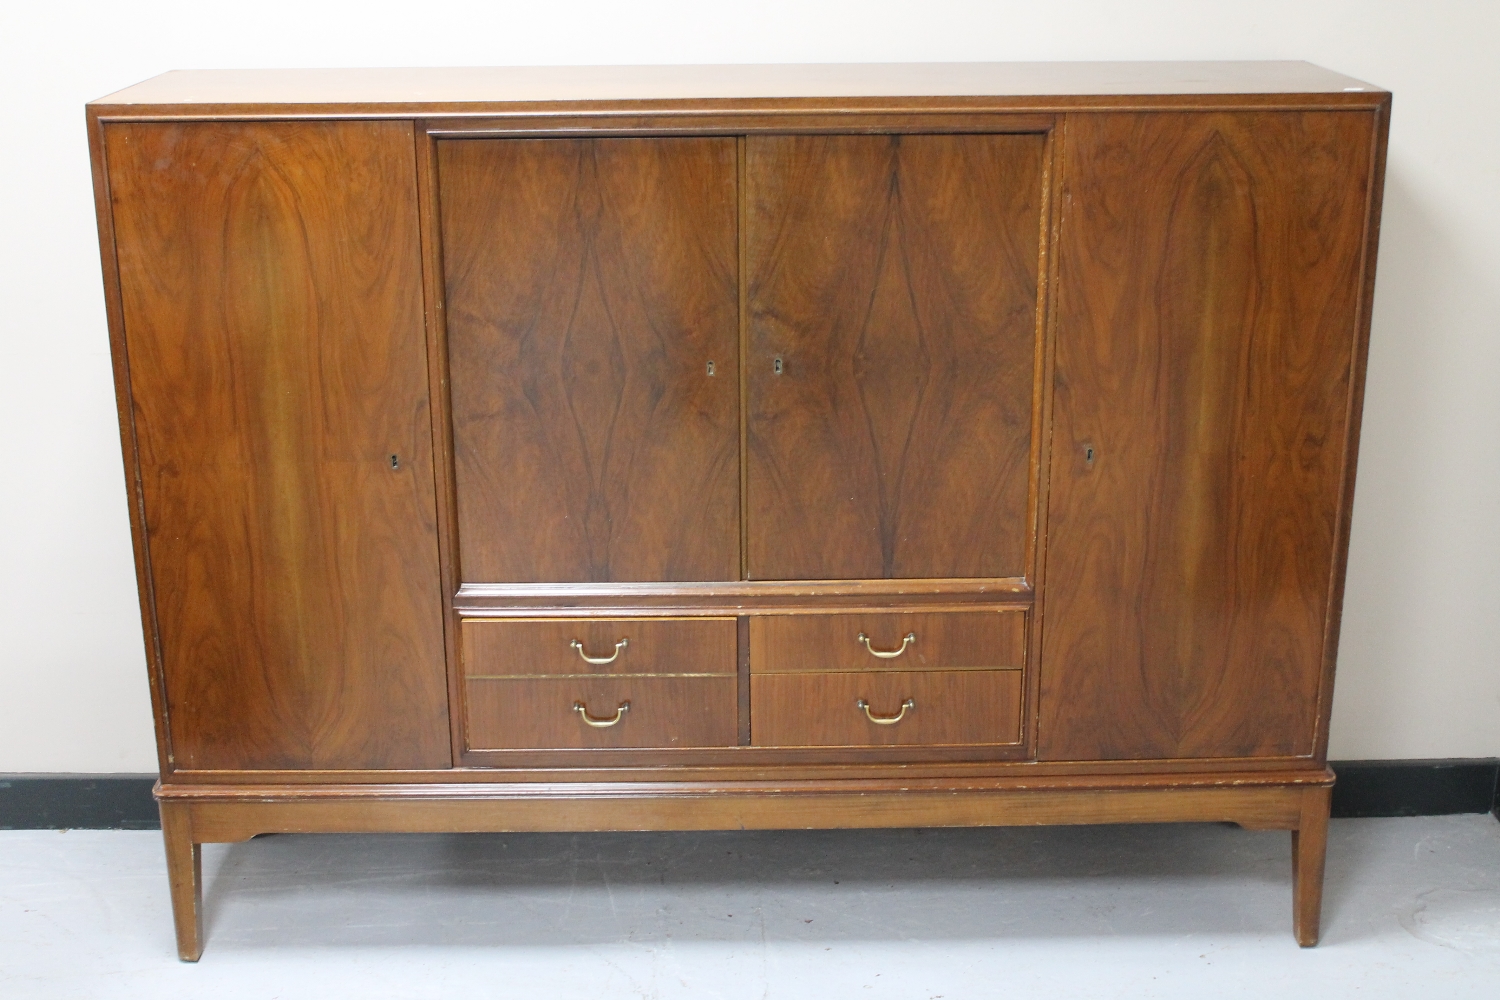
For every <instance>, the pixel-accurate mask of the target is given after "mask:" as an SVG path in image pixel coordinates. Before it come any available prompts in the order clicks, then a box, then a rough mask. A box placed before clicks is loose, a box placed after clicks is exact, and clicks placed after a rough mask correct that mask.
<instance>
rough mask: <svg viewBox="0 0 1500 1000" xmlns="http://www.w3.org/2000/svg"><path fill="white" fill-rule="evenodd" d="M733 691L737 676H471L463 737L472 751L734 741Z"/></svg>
mask: <svg viewBox="0 0 1500 1000" xmlns="http://www.w3.org/2000/svg"><path fill="white" fill-rule="evenodd" d="M731 631H733V630H732V629H731ZM735 691H736V688H735V678H734V677H733V676H727V677H550V678H519V677H495V678H485V679H478V680H476V679H470V681H469V682H468V685H467V692H466V693H467V705H466V709H467V711H466V715H467V718H468V728H467V731H466V739H467V743H468V749H470V750H566V749H585V748H599V747H628V748H633V749H635V748H639V749H655V748H671V747H718V746H734V745H735V742H736V735H737V727H736V725H735V707H736V695H735ZM578 706H582V710H580V709H579V707H578ZM591 723H592V724H591Z"/></svg>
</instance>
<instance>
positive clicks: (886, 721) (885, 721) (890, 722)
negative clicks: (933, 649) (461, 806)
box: [585, 698, 917, 726]
mask: <svg viewBox="0 0 1500 1000" xmlns="http://www.w3.org/2000/svg"><path fill="white" fill-rule="evenodd" d="M854 705H855V707H856V708H862V709H864V710H865V718H867V719H869V720H870V721H871V722H873V723H875V725H877V726H894V725H895V724H896V723H898V722H900V721H901V720H902V719H904V718H906V710H907V709H909V708H916V707H917V702H916V699H915V698H908V699H906V700H905V701H903V702H902V703H901V711H899V712H897V713H896V714H895V715H873V714H871V712H870V703H869V702H868V701H865V700H864V699H863V698H860V699H859V700H858V701H856V702H855V703H854ZM585 718H586V716H585Z"/></svg>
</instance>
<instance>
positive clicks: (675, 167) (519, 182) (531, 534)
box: [438, 138, 740, 582]
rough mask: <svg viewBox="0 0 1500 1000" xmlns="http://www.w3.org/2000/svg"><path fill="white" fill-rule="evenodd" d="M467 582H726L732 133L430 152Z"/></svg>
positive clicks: (734, 348) (734, 527) (484, 142)
mask: <svg viewBox="0 0 1500 1000" xmlns="http://www.w3.org/2000/svg"><path fill="white" fill-rule="evenodd" d="M438 175H439V185H440V196H439V197H440V201H441V205H442V233H443V237H442V243H443V270H444V276H445V277H444V281H445V285H446V301H447V315H448V320H447V324H448V352H449V358H450V378H451V385H452V399H453V448H454V461H455V472H456V477H457V490H458V530H459V548H460V563H461V567H462V576H463V579H464V580H466V581H471V582H517V581H520V582H535V581H587V580H594V581H660V580H733V579H738V578H739V572H740V531H739V516H740V511H739V484H740V477H739V363H738V359H739V342H738V326H739V311H738V288H737V273H736V270H737V257H736V251H735V197H736V178H735V140H733V139H678V138H670V139H631V138H613V139H577V140H574V139H449V140H443V141H440V142H439V143H438Z"/></svg>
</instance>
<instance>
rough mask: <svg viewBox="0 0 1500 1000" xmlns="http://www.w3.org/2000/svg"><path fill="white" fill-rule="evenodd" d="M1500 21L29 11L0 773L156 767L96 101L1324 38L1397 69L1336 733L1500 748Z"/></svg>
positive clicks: (1307, 11)
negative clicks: (497, 70)
mask: <svg viewBox="0 0 1500 1000" xmlns="http://www.w3.org/2000/svg"><path fill="white" fill-rule="evenodd" d="M508 8H509V9H508ZM1497 39H1500V5H1496V4H1493V3H1489V2H1483V0H1474V2H1457V0H1454V2H1446V3H1444V2H1433V3H1425V4H1415V3H1410V2H1406V3H1401V2H1383V3H1377V2H1355V0H1348V2H1333V0H1257V2H1255V3H1246V4H1236V5H1233V6H1230V5H1227V4H1216V3H1209V2H1201V0H1200V2H1167V0H1137V2H1135V3H1129V4H1126V3H1118V2H1109V3H1107V2H1085V0H1050V2H1048V3H1035V2H1027V3H1014V2H1009V3H1000V2H968V3H965V2H956V0H920V2H919V0H908V2H904V3H902V2H880V0H859V2H855V0H842V2H834V0H821V2H820V0H778V2H773V3H759V4H713V3H705V2H703V0H690V2H687V0H681V2H667V0H637V2H634V3H620V2H618V0H608V2H602V0H586V2H573V3H567V2H556V3H524V4H513V5H512V4H505V3H495V2H493V0H486V2H478V0H472V2H456V0H428V2H426V3H409V2H403V3H393V2H388V0H366V2H365V3H363V4H357V5H356V4H350V3H347V2H346V3H338V4H334V3H327V2H320V0H296V2H291V0H263V2H261V3H257V4H253V5H246V4H234V5H214V4H204V3H202V2H201V0H193V2H191V3H189V2H183V0H175V2H170V3H167V2H152V0H141V2H138V3H132V4H119V3H113V4H103V3H87V2H83V3H73V4H26V5H14V6H12V7H11V8H9V9H8V10H7V13H6V15H5V27H4V32H3V35H0V79H3V81H4V90H3V93H4V95H5V97H4V100H3V107H4V115H5V125H6V128H5V131H4V135H5V140H4V144H3V147H0V149H3V155H0V226H3V227H4V239H3V240H0V310H3V311H0V315H3V316H4V321H3V324H4V325H3V327H0V331H3V335H0V347H3V355H0V427H3V428H5V433H4V438H3V446H0V524H3V525H4V526H5V528H4V530H3V532H0V636H3V645H0V772H5V771H147V770H152V769H154V767H155V754H154V750H153V746H152V734H151V725H150V709H149V705H148V701H147V695H146V674H145V667H144V658H143V654H142V650H141V638H140V625H139V619H138V614H137V610H136V607H137V606H136V598H135V581H134V574H133V571H132V568H131V555H130V542H129V535H128V528H127V524H126V515H125V498H124V491H123V488H122V472H121V463H120V457H119V451H118V438H117V436H116V429H115V418H114V409H113V396H112V390H111V383H110V370H109V357H108V351H107V345H106V334H105V324H104V307H103V302H102V296H101V292H100V282H99V273H98V255H97V249H96V243H95V235H94V222H93V207H92V203H91V191H90V186H89V174H88V154H87V149H86V145H85V137H84V129H83V104H84V102H85V101H86V100H88V99H90V98H93V97H97V96H100V95H102V94H105V93H108V92H110V91H113V90H116V89H118V88H120V87H122V86H124V85H126V84H129V83H133V82H135V81H137V80H140V79H143V78H145V77H148V76H152V75H154V74H156V73H158V72H161V71H163V70H166V69H173V68H186V67H214V66H226V67H227V66H379V65H487V64H507V63H509V64H537V63H626V62H634V63H657V62H817V61H830V62H852V61H859V62H864V61H923V60H942V61H948V60H1007V59H1307V60H1310V61H1312V62H1316V63H1320V64H1322V65H1325V66H1328V67H1329V68H1332V69H1336V70H1339V71H1341V72H1344V73H1348V74H1351V75H1353V76H1357V77H1361V78H1363V79H1365V80H1368V81H1370V82H1373V83H1376V84H1379V85H1381V86H1384V87H1387V88H1389V89H1391V90H1392V91H1394V92H1395V95H1396V97H1395V111H1394V116H1393V126H1392V129H1391V150H1390V165H1389V173H1388V177H1387V185H1386V203H1385V226H1384V233H1383V237H1382V245H1381V257H1380V272H1379V284H1378V291H1377V295H1376V307H1375V320H1374V339H1373V346H1372V348H1371V354H1370V377H1369V389H1368V395H1367V398H1366V404H1365V425H1364V427H1365V430H1364V441H1363V446H1362V451H1361V456H1360V479H1359V489H1358V494H1357V499H1356V504H1355V515H1354V526H1353V532H1354V536H1353V548H1352V553H1351V556H1350V562H1349V584H1348V595H1347V603H1346V607H1345V614H1344V639H1343V649H1342V654H1341V656H1340V662H1339V682H1338V689H1337V695H1336V697H1335V700H1334V718H1333V734H1332V747H1331V755H1332V756H1333V757H1334V758H1336V759H1339V758H1342V759H1348V758H1357V757H1471V756H1495V755H1500V663H1497V660H1500V652H1497V651H1500V614H1497V607H1500V575H1497V566H1500V440H1497V439H1500V301H1497V296H1500V291H1497V289H1500V281H1497V279H1496V277H1495V276H1496V275H1497V274H1500V237H1497V234H1500V114H1497V113H1496V111H1495V102H1496V99H1497V97H1500V59H1497V58H1496V56H1495V52H1494V49H1493V46H1494V44H1495V42H1496V40H1497Z"/></svg>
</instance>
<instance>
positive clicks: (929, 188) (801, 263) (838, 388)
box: [745, 134, 1047, 580]
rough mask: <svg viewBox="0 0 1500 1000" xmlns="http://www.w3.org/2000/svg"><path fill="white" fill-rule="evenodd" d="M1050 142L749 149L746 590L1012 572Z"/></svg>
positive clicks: (998, 139)
mask: <svg viewBox="0 0 1500 1000" xmlns="http://www.w3.org/2000/svg"><path fill="white" fill-rule="evenodd" d="M1046 147H1047V143H1046V137H1045V136H1043V135H1035V134H1033V135H1026V134H1022V135H958V136H955V135H904V136H902V135H886V136H879V135H872V136H774V137H765V136H751V137H749V138H748V139H747V140H746V141H745V156H746V162H745V185H746V190H745V254H746V289H745V294H746V296H747V300H748V306H747V309H748V316H747V322H748V330H747V347H746V365H747V366H748V367H747V370H746V387H747V393H748V395H747V399H746V406H747V427H748V431H747V435H748V437H747V449H748V450H747V459H746V461H747V468H746V475H747V493H746V495H747V507H748V510H747V544H746V554H747V557H746V565H747V576H748V578H749V579H755V580H778V579H866V578H882V577H1007V576H1023V575H1025V571H1026V566H1025V557H1026V546H1027V540H1028V537H1029V534H1030V532H1029V530H1028V526H1027V513H1028V500H1029V492H1028V487H1029V476H1030V457H1031V421H1032V383H1033V378H1034V371H1035V352H1036V329H1037V320H1036V316H1037V298H1038V296H1037V279H1038V267H1039V264H1038V262H1039V257H1040V249H1041V248H1040V243H1039V239H1040V236H1041V228H1042V227H1041V215H1040V213H1041V206H1042V201H1043V197H1042V196H1043V191H1042V175H1043V170H1042V168H1043V159H1044V153H1045V150H1046ZM777 359H780V364H781V369H780V371H781V373H780V374H778V373H777V367H776V366H777Z"/></svg>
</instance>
